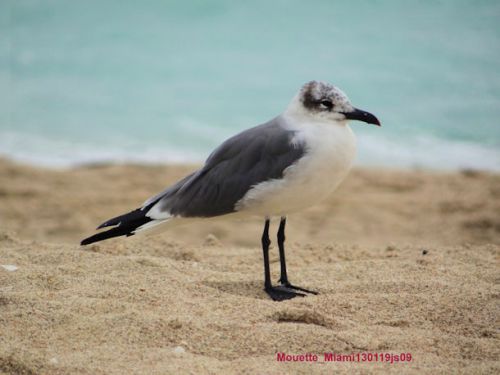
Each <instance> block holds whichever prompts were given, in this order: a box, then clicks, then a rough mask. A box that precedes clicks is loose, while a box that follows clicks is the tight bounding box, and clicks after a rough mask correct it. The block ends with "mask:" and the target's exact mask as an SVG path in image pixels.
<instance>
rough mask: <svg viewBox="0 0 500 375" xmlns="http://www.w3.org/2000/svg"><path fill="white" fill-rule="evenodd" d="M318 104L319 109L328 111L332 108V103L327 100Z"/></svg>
mask: <svg viewBox="0 0 500 375" xmlns="http://www.w3.org/2000/svg"><path fill="white" fill-rule="evenodd" d="M320 104H321V107H323V108H325V109H328V110H329V111H330V110H331V109H332V108H333V103H332V102H331V101H329V100H322V101H321V102H320Z"/></svg>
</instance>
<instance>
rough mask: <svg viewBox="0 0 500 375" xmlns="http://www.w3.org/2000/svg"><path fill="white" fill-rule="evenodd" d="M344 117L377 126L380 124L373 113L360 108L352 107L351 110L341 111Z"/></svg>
mask: <svg viewBox="0 0 500 375" xmlns="http://www.w3.org/2000/svg"><path fill="white" fill-rule="evenodd" d="M342 113H343V114H344V116H345V118H346V119H348V120H358V121H363V122H366V123H368V124H373V125H377V126H381V125H380V121H379V120H378V118H376V117H375V116H374V115H372V114H371V113H369V112H365V111H362V110H361V109H357V108H354V110H353V111H352V112H342Z"/></svg>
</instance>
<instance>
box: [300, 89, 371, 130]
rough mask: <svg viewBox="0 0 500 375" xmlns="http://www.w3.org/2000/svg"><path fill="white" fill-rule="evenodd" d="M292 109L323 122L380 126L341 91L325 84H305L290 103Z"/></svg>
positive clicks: (369, 114)
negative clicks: (363, 123) (346, 121)
mask: <svg viewBox="0 0 500 375" xmlns="http://www.w3.org/2000/svg"><path fill="white" fill-rule="evenodd" d="M292 107H295V110H298V111H300V112H303V113H304V114H306V115H308V116H312V117H314V118H317V119H320V120H323V121H328V120H330V121H337V122H338V121H345V120H359V121H363V122H366V123H368V124H374V125H378V126H380V122H379V120H378V119H377V118H376V117H375V116H374V115H372V114H371V113H369V112H366V111H362V110H360V109H357V108H355V107H354V106H353V105H352V104H351V102H350V101H349V98H348V97H347V95H346V94H345V93H344V92H343V91H342V90H340V89H339V88H338V87H336V86H334V85H332V84H330V83H327V82H321V81H311V82H308V83H306V84H305V85H304V86H302V88H301V89H300V91H299V94H298V95H297V97H296V98H295V100H294V101H293V102H292ZM297 107H299V108H297Z"/></svg>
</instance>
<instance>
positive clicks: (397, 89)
mask: <svg viewBox="0 0 500 375" xmlns="http://www.w3.org/2000/svg"><path fill="white" fill-rule="evenodd" d="M499 20H500V2H499V1H496V0H491V1H487V0H476V1H472V0H468V1H465V0H428V1H406V0H370V1H369V0H365V1H361V0H345V1H332V0H310V1H303V0H266V1H264V0H252V1H237V0H211V1H209V0H189V1H181V0H175V1H174V0H143V1H130V0H99V1H97V0H86V1H65V0H1V1H0V156H5V157H9V158H12V159H14V160H18V161H21V162H27V163H31V164H36V165H43V166H51V167H68V166H73V165H80V164H85V163H100V162H140V163H143V162H145V163H158V162H161V163H164V162H171V163H183V162H200V161H202V160H204V159H205V157H206V156H207V155H208V154H209V152H210V151H211V150H212V149H213V148H214V147H216V146H217V145H218V144H219V143H221V142H222V141H223V140H224V139H226V138H227V137H229V136H231V135H233V134H235V133H236V132H238V131H241V130H243V129H245V128H248V127H251V126H254V125H257V124H259V123H263V122H265V121H267V120H268V119H270V118H273V117H274V116H276V115H277V114H279V113H280V112H281V111H282V110H283V109H284V108H285V107H286V105H287V104H288V102H289V101H290V99H291V98H292V97H293V96H294V95H295V93H296V91H297V90H298V89H299V88H300V86H301V85H302V84H303V83H305V82H307V81H310V80H313V79H315V80H324V81H329V82H331V83H333V84H335V85H337V86H339V87H340V88H342V89H343V90H344V91H345V92H346V93H347V94H348V96H349V97H350V99H351V101H352V102H353V104H354V105H356V106H357V107H359V108H362V109H365V110H368V111H370V112H372V113H374V114H376V115H377V117H378V118H379V119H380V120H381V121H382V123H383V127H382V128H377V127H374V126H366V125H365V124H363V123H354V122H353V123H352V128H353V130H354V131H355V133H356V134H357V136H358V149H359V151H358V159H357V163H358V164H359V165H380V166H389V167H405V168H406V167H409V168H430V169H445V170H455V169H462V168H472V169H485V170H494V171H500V22H499Z"/></svg>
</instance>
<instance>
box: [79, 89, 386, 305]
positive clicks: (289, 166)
mask: <svg viewBox="0 0 500 375" xmlns="http://www.w3.org/2000/svg"><path fill="white" fill-rule="evenodd" d="M349 120H358V121H363V122H365V123H368V124H373V125H377V126H380V122H379V120H378V119H377V118H376V117H375V116H374V115H372V114H371V113H369V112H366V111H363V110H360V109H357V108H355V107H354V106H353V105H352V104H351V102H350V101H349V99H348V97H347V96H346V95H345V94H344V92H343V91H341V90H340V89H339V88H337V87H336V86H334V85H332V84H329V83H326V82H321V81H311V82H308V83H306V84H305V85H303V86H302V87H301V89H300V90H299V92H298V93H297V94H296V95H295V97H294V98H293V99H292V100H291V102H290V104H289V105H288V107H287V108H286V109H285V111H284V112H283V113H282V114H280V115H279V116H277V117H275V118H274V119H272V120H270V121H268V122H266V123H264V124H262V125H259V126H256V127H253V128H250V129H247V130H245V131H243V132H241V133H239V134H237V135H235V136H233V137H231V138H229V139H228V140H226V141H225V142H223V143H222V144H221V145H220V146H219V147H217V148H216V149H215V150H214V151H213V152H212V153H211V154H210V156H209V157H208V158H207V160H206V162H205V164H204V165H203V167H201V168H200V169H199V170H197V171H195V172H193V173H191V174H190V175H188V176H186V177H185V178H183V179H181V180H180V181H178V182H177V183H175V184H173V185H171V186H170V187H168V188H167V189H165V190H164V191H163V192H161V193H159V194H157V195H155V196H154V197H151V198H149V199H148V200H147V201H146V202H144V204H143V205H142V206H141V207H140V208H137V209H135V210H133V211H130V212H128V213H126V214H124V215H120V216H117V217H115V218H112V219H110V220H107V221H106V222H104V223H102V224H101V225H99V227H98V228H97V229H101V228H107V227H112V228H111V229H109V230H107V231H104V232H99V233H97V234H95V235H93V236H91V237H88V238H86V239H84V240H83V241H82V242H81V245H82V246H83V245H88V244H91V243H94V242H97V241H102V240H105V239H108V238H113V237H118V236H132V235H135V234H136V233H139V232H155V231H157V230H158V229H160V228H161V229H166V228H171V227H175V226H176V225H179V224H184V223H188V222H192V221H196V220H202V219H207V218H212V217H216V216H222V215H227V216H233V217H235V218H237V217H242V216H245V215H252V216H255V215H257V216H260V217H262V218H263V219H264V231H263V233H262V238H261V243H262V251H263V258H264V290H265V292H266V293H267V294H268V295H269V296H270V297H271V298H272V299H273V300H275V301H283V300H288V299H291V298H294V297H297V296H301V297H304V296H306V293H307V294H317V292H315V291H312V290H309V289H306V288H302V287H299V286H296V285H293V284H292V283H290V281H289V280H288V275H287V269H286V261H285V245H284V243H285V226H286V218H287V216H288V215H289V214H291V213H294V212H297V211H300V210H303V209H306V208H308V207H310V206H312V205H313V204H316V203H318V202H320V201H322V200H324V199H325V198H326V197H328V196H329V195H330V194H331V193H332V192H333V191H334V190H335V188H337V186H338V185H339V184H340V183H341V181H342V180H343V179H344V178H345V177H346V175H347V173H348V172H349V170H350V168H351V166H352V163H353V160H354V157H355V153H356V138H355V136H354V133H353V132H352V130H351V128H350V127H349V124H348V122H349ZM271 218H280V222H279V229H278V233H277V240H278V249H279V256H280V271H281V274H280V279H279V285H273V284H272V282H271V272H270V267H269V247H270V244H271V240H270V239H269V225H270V221H271ZM153 229H154V231H153Z"/></svg>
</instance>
